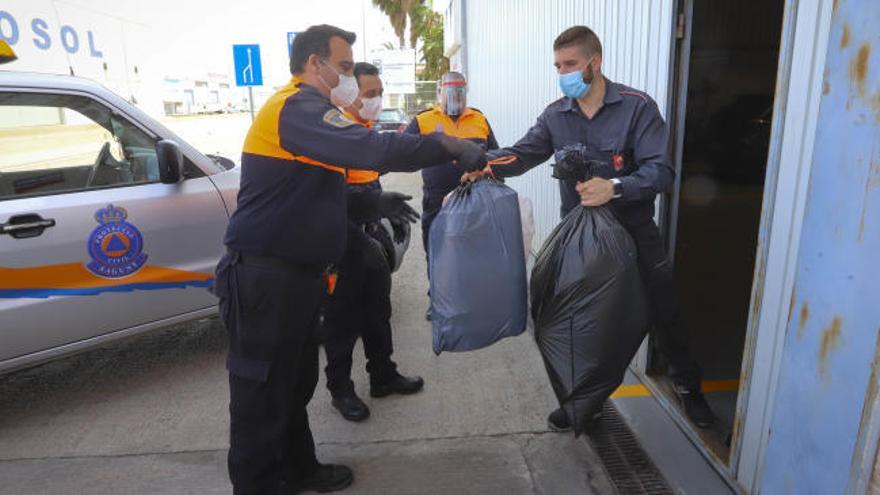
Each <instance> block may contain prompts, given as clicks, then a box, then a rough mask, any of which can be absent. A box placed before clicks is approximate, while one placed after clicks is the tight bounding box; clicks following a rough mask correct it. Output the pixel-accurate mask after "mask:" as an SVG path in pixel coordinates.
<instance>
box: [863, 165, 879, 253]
mask: <svg viewBox="0 0 880 495" xmlns="http://www.w3.org/2000/svg"><path fill="white" fill-rule="evenodd" d="M873 155H874V150H873V149H872V150H871V158H872V162H871V169H870V170H869V172H868V180H867V181H866V182H865V196H864V197H863V198H862V218H861V220H860V221H859V242H862V241H864V240H865V223H866V219H867V217H868V200H869V199H870V195H871V191H872V190H874V189H876V188H877V187H880V161H874V160H873V158H874V156H873Z"/></svg>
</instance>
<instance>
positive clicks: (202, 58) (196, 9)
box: [0, 0, 443, 87]
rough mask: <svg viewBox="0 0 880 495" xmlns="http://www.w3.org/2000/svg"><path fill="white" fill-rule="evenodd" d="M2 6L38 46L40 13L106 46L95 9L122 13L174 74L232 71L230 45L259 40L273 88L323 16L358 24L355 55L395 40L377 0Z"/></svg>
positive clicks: (27, 0) (14, 2) (28, 2)
mask: <svg viewBox="0 0 880 495" xmlns="http://www.w3.org/2000/svg"><path fill="white" fill-rule="evenodd" d="M437 3H443V2H442V1H440V2H437ZM0 10H8V11H9V12H11V13H12V15H13V16H15V17H16V20H17V21H18V23H19V25H20V26H19V27H20V29H21V31H22V35H23V37H22V43H21V44H20V45H21V49H23V50H27V49H33V47H32V46H30V47H28V46H27V45H29V44H30V39H26V38H28V37H33V33H32V30H31V27H30V22H31V20H32V19H33V18H36V17H40V18H44V19H46V21H47V23H48V24H49V32H50V34H52V35H54V36H56V37H58V29H59V27H60V26H59V25H62V24H65V23H67V24H71V25H73V26H74V27H75V28H77V29H80V31H81V32H80V35H81V37H83V38H84V37H85V34H86V33H85V32H84V31H85V30H86V29H87V28H88V29H95V30H96V32H97V31H101V32H100V33H99V34H100V36H101V37H102V39H99V40H98V42H99V43H103V44H104V45H111V46H109V47H108V46H104V47H103V49H104V50H105V51H111V50H112V49H113V46H112V44H113V43H114V42H115V38H113V37H109V36H108V35H107V34H106V33H105V31H108V30H109V29H108V28H100V29H98V28H93V27H92V25H93V24H96V23H97V21H90V20H89V19H90V16H91V18H94V19H98V18H100V19H107V18H108V17H109V18H113V19H116V20H122V21H124V22H123V23H121V24H120V23H116V25H125V26H129V27H128V29H127V31H128V32H126V33H123V34H122V36H127V37H128V38H129V40H128V41H127V42H126V44H127V45H128V44H131V41H130V38H131V37H133V36H137V37H141V38H149V39H148V40H143V39H140V40H136V42H135V43H134V44H136V45H139V46H147V47H149V48H148V50H149V57H150V58H151V60H150V63H151V64H157V65H159V66H161V70H162V71H164V72H166V73H167V74H169V75H174V74H180V75H190V74H193V73H198V72H204V73H208V72H211V73H227V74H230V75H232V73H233V70H232V69H233V66H232V45H233V44H259V45H260V47H261V55H262V62H263V63H262V65H263V76H264V80H265V82H266V86H268V87H271V86H280V85H283V84H284V83H286V82H287V81H288V80H289V79H290V71H289V66H288V60H289V59H288V52H287V32H288V31H302V30H304V29H305V28H307V27H308V26H310V25H313V24H324V23H326V24H333V25H336V26H338V27H341V28H343V29H347V30H350V31H354V32H355V33H357V35H358V40H357V42H356V43H355V45H354V47H353V48H354V54H355V59H356V60H365V59H366V58H367V56H368V54H369V53H370V51H371V50H375V49H381V48H382V46H383V45H384V44H385V43H388V42H391V43H394V44H395V45H396V44H397V37H396V36H395V35H394V31H393V29H392V28H391V25H390V23H389V22H388V19H387V17H386V16H385V15H384V14H382V12H381V11H379V10H378V9H377V8H375V7H373V5H372V2H371V0H320V1H315V0H311V1H306V0H286V1H281V0H256V1H254V0H252V1H248V2H245V1H235V0H153V1H151V2H142V1H136V0H3V2H2V5H0ZM71 19H72V20H71ZM77 24H79V26H78V25H77ZM7 28H8V26H7ZM116 30H117V31H118V28H117V29H116ZM113 36H116V35H115V34H114V35H113ZM83 42H85V40H83ZM55 47H56V48H57V47H58V43H57V41H56V45H55ZM53 49H54V48H53ZM56 51H58V52H60V53H61V55H62V56H63V55H64V53H63V51H62V50H60V49H59V50H56Z"/></svg>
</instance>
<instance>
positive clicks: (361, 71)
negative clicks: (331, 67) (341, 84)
mask: <svg viewBox="0 0 880 495" xmlns="http://www.w3.org/2000/svg"><path fill="white" fill-rule="evenodd" d="M378 75H379V68H378V67H376V66H375V65H373V64H368V63H367V62H358V63H356V64H354V77H355V78H356V79H357V80H358V82H360V81H361V76H378Z"/></svg>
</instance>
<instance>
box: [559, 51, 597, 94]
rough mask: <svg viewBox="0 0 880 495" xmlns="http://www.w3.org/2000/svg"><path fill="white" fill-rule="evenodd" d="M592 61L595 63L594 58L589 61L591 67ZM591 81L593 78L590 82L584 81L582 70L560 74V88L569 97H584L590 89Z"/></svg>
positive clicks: (588, 64)
mask: <svg viewBox="0 0 880 495" xmlns="http://www.w3.org/2000/svg"><path fill="white" fill-rule="evenodd" d="M591 63H593V59H592V58H591V59H590V61H589V62H587V67H590V64H591ZM591 83H592V79H591V80H590V82H586V81H584V73H583V71H580V70H576V71H572V72H568V73H566V74H559V89H561V90H562V94H564V95H565V96H568V97H569V98H574V99H578V98H581V97H583V96H584V95H585V94H587V92H588V91H589V90H590V84H591Z"/></svg>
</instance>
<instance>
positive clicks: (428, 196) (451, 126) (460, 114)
mask: <svg viewBox="0 0 880 495" xmlns="http://www.w3.org/2000/svg"><path fill="white" fill-rule="evenodd" d="M437 101H438V103H437V105H436V106H434V108H432V109H430V110H425V111H424V112H422V113H420V114H418V115H416V118H414V119H413V120H412V122H410V124H409V126H408V127H407V128H406V130H405V131H404V132H406V133H410V134H422V135H427V134H431V133H434V132H438V131H439V132H443V133H444V134H446V135H448V136H455V137H458V138H462V139H467V140H469V141H471V142H474V143H477V144H479V145H480V146H482V147H483V148H484V149H486V150H495V149H498V141H496V140H495V133H493V132H492V127H491V126H490V125H489V121H488V120H487V119H486V117H485V116H484V115H483V113H482V112H480V111H479V110H477V109H475V108H470V107H468V106H467V80H466V79H465V77H464V76H463V75H462V74H460V73H458V72H447V73H446V74H444V75H443V77H442V78H441V79H440V84H439V86H438V88H437ZM422 181H423V186H422V244H423V245H424V247H425V254H426V255H427V256H428V257H430V255H431V253H430V252H429V249H428V232H430V230H431V224H432V223H433V222H434V218H436V217H437V213H439V212H440V208H441V207H442V206H443V198H445V197H446V195H447V194H449V193H450V192H451V191H452V190H453V189H455V188H456V187H458V184H459V183H460V182H461V174H459V173H457V171H456V167H454V166H451V164H449V163H446V164H443V165H437V166H434V167H430V168H425V169H423V170H422ZM425 318H426V319H428V320H430V319H431V306H430V305H428V311H427V312H426V313H425Z"/></svg>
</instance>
